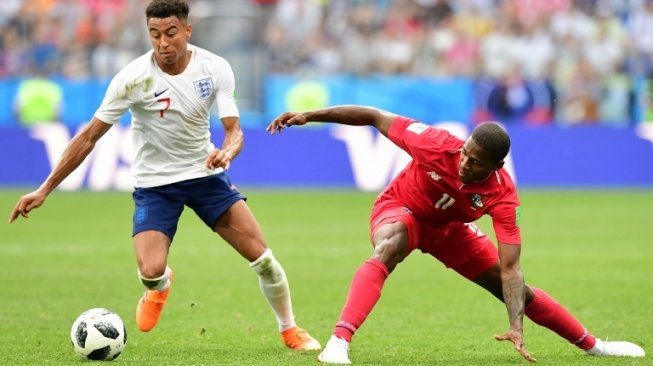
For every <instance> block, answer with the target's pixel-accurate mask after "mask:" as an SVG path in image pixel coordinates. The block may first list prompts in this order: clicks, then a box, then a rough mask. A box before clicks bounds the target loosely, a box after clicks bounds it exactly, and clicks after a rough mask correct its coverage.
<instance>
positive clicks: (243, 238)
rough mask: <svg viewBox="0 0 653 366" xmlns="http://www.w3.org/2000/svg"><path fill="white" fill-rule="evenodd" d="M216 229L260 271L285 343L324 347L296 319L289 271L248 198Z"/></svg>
mask: <svg viewBox="0 0 653 366" xmlns="http://www.w3.org/2000/svg"><path fill="white" fill-rule="evenodd" d="M214 229H215V231H216V232H217V233H218V234H220V236H221V237H222V238H223V239H224V240H225V241H227V243H229V244H230V245H231V246H232V247H233V248H234V249H236V251H237V252H238V253H240V255H241V256H243V257H244V258H245V259H247V260H248V261H249V262H250V267H251V268H252V269H253V270H254V272H256V274H257V275H258V279H259V286H260V288H261V292H262V293H263V295H264V296H265V298H266V300H267V302H268V304H270V307H272V310H273V311H274V314H275V316H276V318H277V322H278V324H279V331H280V333H281V337H282V339H283V341H284V343H285V345H286V346H287V347H288V348H291V349H296V350H318V349H320V348H322V346H321V345H320V343H319V342H318V341H317V340H316V339H314V338H313V337H311V336H310V334H308V332H306V331H305V330H304V329H302V328H300V327H298V326H297V324H296V323H295V316H294V314H293V309H292V301H291V297H290V288H289V286H288V280H287V278H286V273H285V271H284V270H283V267H282V266H281V264H280V263H279V262H278V261H277V259H276V258H275V257H274V255H273V254H272V251H271V250H270V249H269V248H268V247H267V246H266V245H265V242H264V239H263V233H262V231H261V228H260V226H259V224H258V222H257V221H256V219H255V218H254V215H253V214H252V212H251V211H250V209H249V207H248V206H247V204H246V203H245V201H243V200H239V201H237V202H236V203H234V204H233V205H232V206H231V207H230V208H229V209H228V210H227V212H226V213H225V214H224V215H222V216H221V217H220V219H218V221H217V222H216V225H215V227H214Z"/></svg>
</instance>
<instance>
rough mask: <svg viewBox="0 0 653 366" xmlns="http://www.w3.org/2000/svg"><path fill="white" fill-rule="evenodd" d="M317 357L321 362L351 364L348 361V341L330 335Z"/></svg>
mask: <svg viewBox="0 0 653 366" xmlns="http://www.w3.org/2000/svg"><path fill="white" fill-rule="evenodd" d="M317 359H318V361H320V362H323V363H332V364H340V365H351V361H349V342H347V341H346V340H344V339H342V338H338V337H336V336H335V335H332V336H331V338H329V342H327V344H326V346H324V350H322V352H321V353H320V354H319V356H317Z"/></svg>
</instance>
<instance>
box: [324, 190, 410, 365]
mask: <svg viewBox="0 0 653 366" xmlns="http://www.w3.org/2000/svg"><path fill="white" fill-rule="evenodd" d="M371 221H372V222H371V224H372V225H371V232H372V244H373V246H374V252H373V255H372V257H371V258H370V259H368V260H367V261H365V262H364V263H363V264H362V265H361V266H360V267H358V269H357V270H356V273H355V274H354V277H353V279H352V282H351V285H350V287H349V293H348V295H347V299H346V301H345V305H344V307H343V308H342V311H341V313H340V317H339V319H338V322H337V323H336V326H335V328H334V331H333V334H332V336H331V338H330V339H329V341H328V342H327V345H326V346H325V347H324V350H323V351H322V353H320V355H319V356H318V360H320V361H321V362H324V363H334V364H349V363H351V362H350V360H349V354H348V353H349V343H350V342H351V339H352V337H353V335H354V333H355V332H356V331H357V330H358V328H359V327H360V326H361V325H362V324H363V322H364V321H365V319H366V318H367V316H368V315H369V314H370V313H371V312H372V309H373V308H374V306H375V305H376V303H377V302H378V300H379V299H380V297H381V290H382V288H383V284H384V283H385V280H386V278H387V277H388V275H389V274H390V272H392V270H394V268H395V267H396V266H397V264H399V263H400V262H401V261H402V260H403V259H404V258H405V257H406V255H408V253H410V251H411V250H412V249H413V248H414V247H415V246H416V243H417V240H418V235H417V233H418V229H417V227H418V226H417V222H416V221H415V219H414V218H413V216H412V214H411V213H410V211H409V210H407V209H406V208H404V207H403V206H401V204H399V203H398V202H397V203H395V204H390V203H388V202H385V203H381V204H378V203H377V205H375V208H374V209H373V211H372V220H371Z"/></svg>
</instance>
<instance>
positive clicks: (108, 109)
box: [95, 73, 132, 124]
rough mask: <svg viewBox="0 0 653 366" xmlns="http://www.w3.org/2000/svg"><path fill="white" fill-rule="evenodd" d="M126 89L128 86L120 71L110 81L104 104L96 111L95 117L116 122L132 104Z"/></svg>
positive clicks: (107, 121) (106, 121) (110, 122)
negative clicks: (123, 80)
mask: <svg viewBox="0 0 653 366" xmlns="http://www.w3.org/2000/svg"><path fill="white" fill-rule="evenodd" d="M126 90H127V87H126V86H125V83H123V82H122V77H121V74H120V73H119V74H118V75H116V76H115V77H114V78H113V79H112V80H111V83H109V87H108V88H107V91H106V93H105V94H104V99H103V100H102V104H101V105H100V107H99V108H98V109H97V111H96V112H95V117H96V118H98V119H99V120H101V121H102V122H105V123H109V124H116V123H117V122H118V121H119V120H120V118H121V117H122V116H123V115H124V114H125V112H127V110H128V109H129V108H130V107H131V105H132V102H131V101H130V99H129V96H128V93H127V91H126Z"/></svg>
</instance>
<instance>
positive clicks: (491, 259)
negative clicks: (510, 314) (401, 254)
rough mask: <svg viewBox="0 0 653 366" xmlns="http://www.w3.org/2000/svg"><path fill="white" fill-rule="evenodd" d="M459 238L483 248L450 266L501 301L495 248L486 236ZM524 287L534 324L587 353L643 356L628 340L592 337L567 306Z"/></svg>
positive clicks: (527, 305)
mask: <svg viewBox="0 0 653 366" xmlns="http://www.w3.org/2000/svg"><path fill="white" fill-rule="evenodd" d="M462 239H463V240H465V241H470V240H473V241H476V242H477V245H476V246H478V244H481V248H482V249H481V250H479V251H477V252H476V253H475V254H474V255H472V256H471V257H470V259H469V260H467V261H466V262H464V263H462V264H460V265H458V266H456V267H454V268H453V269H454V270H455V271H457V272H458V273H460V274H461V275H463V276H464V277H466V278H467V279H469V280H471V281H473V282H474V283H476V284H478V285H479V286H481V287H483V288H484V289H486V290H487V291H488V292H490V293H491V294H492V295H494V296H495V297H496V298H497V299H499V300H501V301H502V302H503V288H502V282H501V269H500V266H499V255H498V252H497V249H496V247H495V246H494V245H493V244H492V242H491V241H490V239H489V238H487V236H474V237H467V238H462ZM525 286H526V288H525V291H526V306H525V309H524V314H525V315H526V316H527V317H528V318H529V319H531V320H532V321H533V322H534V323H536V324H538V325H541V326H543V327H546V328H548V329H550V330H552V331H554V332H555V333H556V334H558V335H559V336H561V337H562V338H564V339H566V340H567V341H569V342H570V343H572V344H574V345H576V346H577V347H578V348H580V349H582V350H584V351H586V352H587V353H589V354H601V355H604V356H631V357H641V356H643V355H644V351H643V350H642V349H641V348H640V347H639V346H637V345H635V344H632V343H629V342H602V341H601V340H599V339H597V338H595V337H594V336H593V335H592V334H591V333H589V332H588V331H587V329H586V328H585V327H584V326H583V325H582V324H581V323H580V322H579V321H578V320H576V318H574V316H573V315H571V313H569V311H567V309H565V308H564V307H563V306H562V305H561V304H560V303H558V302H557V301H556V300H555V299H553V298H552V297H551V296H549V294H547V293H546V292H544V291H543V290H541V289H539V288H535V287H532V286H528V285H525Z"/></svg>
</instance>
